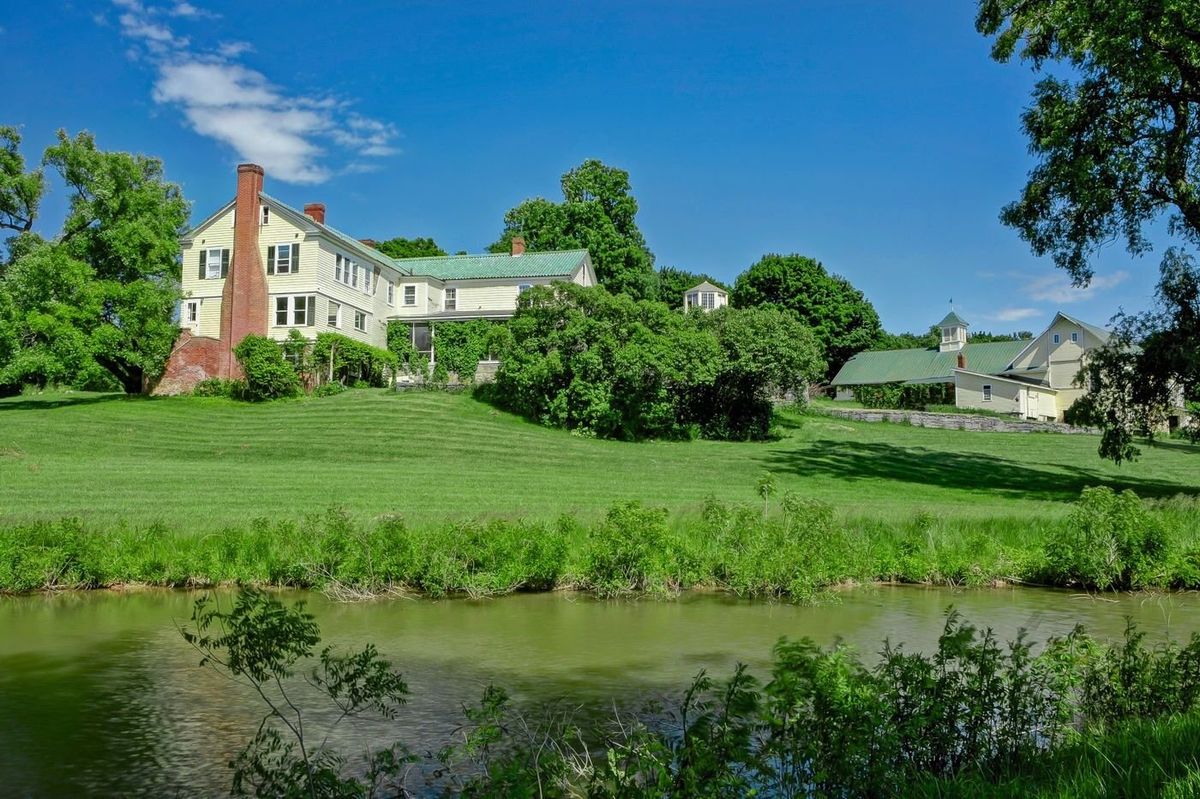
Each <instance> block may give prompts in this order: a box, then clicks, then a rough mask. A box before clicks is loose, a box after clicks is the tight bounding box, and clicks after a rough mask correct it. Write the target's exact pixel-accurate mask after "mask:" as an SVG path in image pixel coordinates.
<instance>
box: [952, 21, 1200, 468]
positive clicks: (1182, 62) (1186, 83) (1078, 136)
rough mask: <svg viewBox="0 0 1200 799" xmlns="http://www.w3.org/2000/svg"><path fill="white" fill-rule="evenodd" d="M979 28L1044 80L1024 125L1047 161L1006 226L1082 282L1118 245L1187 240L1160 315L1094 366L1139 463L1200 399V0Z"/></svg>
mask: <svg viewBox="0 0 1200 799" xmlns="http://www.w3.org/2000/svg"><path fill="white" fill-rule="evenodd" d="M976 27H977V28H978V30H979V31H980V32H981V33H983V34H984V35H986V36H990V37H994V41H993V45H992V55H993V57H994V58H995V59H996V60H998V61H1002V62H1004V61H1009V60H1011V59H1013V58H1018V59H1020V60H1022V61H1025V62H1027V63H1029V64H1030V65H1031V66H1032V67H1033V69H1034V70H1035V71H1037V72H1038V73H1040V74H1041V75H1042V77H1041V79H1040V80H1039V81H1038V83H1037V85H1036V87H1035V89H1034V92H1033V103H1032V105H1031V106H1030V107H1029V109H1028V110H1027V111H1026V112H1025V114H1024V117H1023V127H1024V129H1025V133H1026V136H1027V137H1028V139H1029V148H1030V152H1031V153H1032V154H1033V155H1034V156H1035V157H1036V158H1037V164H1036V166H1035V167H1034V168H1033V170H1032V171H1031V172H1030V174H1029V179H1028V181H1027V183H1026V185H1025V188H1024V190H1023V192H1022V194H1021V197H1020V198H1019V199H1018V200H1017V201H1015V202H1013V203H1012V204H1010V205H1008V206H1007V207H1005V208H1004V210H1003V212H1002V213H1001V219H1002V220H1003V221H1004V222H1005V224H1007V225H1010V226H1012V227H1013V228H1015V229H1016V230H1017V231H1018V232H1019V233H1020V235H1021V236H1022V238H1024V239H1025V240H1026V241H1027V242H1029V245H1030V247H1031V248H1032V250H1033V251H1034V253H1036V254H1038V255H1049V256H1051V257H1052V258H1053V259H1054V262H1055V264H1056V265H1057V266H1058V267H1060V268H1061V269H1064V270H1066V272H1067V273H1068V274H1070V275H1071V277H1072V279H1073V280H1074V282H1075V284H1076V285H1081V286H1082V285H1087V283H1088V282H1089V281H1090V280H1091V278H1092V275H1093V257H1094V256H1095V254H1096V253H1097V252H1098V251H1099V250H1100V249H1101V248H1102V247H1104V246H1105V245H1106V244H1108V243H1109V242H1111V241H1113V240H1119V241H1122V242H1124V244H1125V247H1126V249H1127V250H1128V251H1129V252H1130V253H1131V254H1133V255H1141V254H1144V253H1146V252H1148V251H1149V250H1150V240H1149V238H1148V232H1147V231H1148V229H1149V228H1150V226H1151V225H1153V224H1154V223H1156V222H1160V221H1162V220H1164V219H1165V221H1166V230H1167V235H1168V236H1169V237H1171V238H1172V239H1174V242H1173V246H1172V247H1171V248H1170V249H1168V250H1167V252H1166V254H1165V257H1164V258H1163V260H1162V262H1161V264H1160V279H1159V288H1158V307H1157V308H1156V309H1153V310H1151V311H1149V312H1147V313H1145V314H1142V315H1138V316H1129V317H1122V318H1120V319H1118V324H1117V335H1116V336H1114V338H1113V340H1112V342H1111V346H1110V348H1109V349H1110V351H1109V352H1108V353H1107V354H1105V355H1103V356H1100V357H1099V358H1098V361H1097V365H1098V366H1103V365H1104V364H1108V368H1102V369H1100V370H1099V372H1097V371H1096V370H1095V369H1093V370H1091V378H1092V381H1093V388H1095V389H1096V391H1094V392H1093V393H1094V395H1095V400H1094V401H1095V402H1097V403H1099V405H1098V406H1097V407H1096V408H1095V411H1096V412H1095V414H1094V418H1095V419H1096V420H1098V421H1099V422H1100V423H1101V424H1102V425H1103V426H1104V430H1105V435H1104V439H1103V441H1102V444H1101V453H1102V454H1103V455H1105V456H1107V457H1111V458H1114V459H1116V460H1123V459H1126V458H1129V457H1132V456H1133V455H1135V454H1136V448H1135V447H1134V446H1133V444H1132V437H1133V434H1134V433H1137V432H1144V433H1150V434H1152V433H1153V426H1152V425H1147V422H1148V421H1150V420H1154V419H1158V418H1162V417H1163V416H1164V415H1165V414H1166V413H1168V412H1169V410H1170V408H1171V407H1172V406H1173V405H1177V404H1179V403H1180V402H1181V401H1182V402H1184V403H1196V402H1198V401H1200V374H1198V373H1197V367H1196V363H1197V358H1196V355H1197V352H1198V350H1200V340H1198V339H1197V338H1196V336H1197V334H1198V333H1200V330H1197V325H1196V323H1195V319H1196V318H1197V314H1198V313H1200V304H1198V303H1197V299H1196V293H1195V286H1196V284H1197V280H1198V276H1197V271H1196V268H1195V262H1194V260H1193V257H1192V255H1191V252H1190V250H1192V249H1195V248H1196V247H1197V246H1200V3H1197V2H1196V0H1105V2H1091V1H1090V0H981V2H980V4H979V12H978V17H977V19H976ZM1139 349H1140V352H1138V350H1139ZM1097 381H1100V382H1101V383H1104V384H1105V385H1104V386H1103V387H1102V388H1101V386H1099V385H1098V384H1097ZM1193 407H1194V406H1193Z"/></svg>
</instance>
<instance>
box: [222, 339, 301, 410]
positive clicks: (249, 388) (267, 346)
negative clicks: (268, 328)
mask: <svg viewBox="0 0 1200 799" xmlns="http://www.w3.org/2000/svg"><path fill="white" fill-rule="evenodd" d="M233 354H234V355H235V356H237V359H238V363H240V364H241V366H242V372H243V373H244V374H245V375H246V391H245V394H244V396H245V398H246V399H248V400H250V401H252V402H259V401H262V400H273V399H282V398H284V397H294V396H296V395H297V394H299V393H300V378H299V376H298V375H297V374H296V370H295V369H293V368H292V366H291V364H289V363H288V362H287V361H285V360H284V359H283V350H282V349H281V348H280V347H279V345H278V344H276V343H275V342H274V341H272V340H271V339H269V338H267V337H266V336H255V335H250V336H246V337H245V338H244V339H242V340H241V342H240V343H239V344H238V345H237V346H236V347H234V349H233Z"/></svg>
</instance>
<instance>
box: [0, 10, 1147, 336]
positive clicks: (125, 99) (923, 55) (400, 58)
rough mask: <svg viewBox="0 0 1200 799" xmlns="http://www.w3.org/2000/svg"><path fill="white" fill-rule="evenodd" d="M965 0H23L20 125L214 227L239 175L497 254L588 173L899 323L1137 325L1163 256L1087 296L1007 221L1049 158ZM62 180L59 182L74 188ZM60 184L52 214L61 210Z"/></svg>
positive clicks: (669, 229)
mask: <svg viewBox="0 0 1200 799" xmlns="http://www.w3.org/2000/svg"><path fill="white" fill-rule="evenodd" d="M973 13H974V4H973V3H971V2H967V1H966V0H922V2H905V3H893V2H884V0H879V1H878V2H865V1H859V0H827V1H825V2H816V1H815V0H814V1H812V2H808V1H798V2H786V3H784V2H781V3H766V2H762V3H759V2H738V3H732V2H730V3H715V2H704V1H703V0H690V1H688V2H684V1H683V0H680V1H679V2H653V0H642V2H597V3H583V2H521V3H511V4H509V3H501V2H489V3H471V2H464V3H448V2H386V1H385V0H374V1H373V2H355V3H330V2H284V3H245V2H232V0H230V1H226V0H188V2H179V0H163V1H162V2H151V1H150V0H119V1H118V2H114V1H113V0H96V2H90V3H83V2H66V3H55V2H44V3H43V2H27V3H23V4H20V5H18V4H10V6H9V10H8V11H7V13H6V14H5V15H4V16H3V18H0V66H2V67H3V69H4V73H5V74H6V75H9V76H10V80H9V81H8V82H7V86H6V89H5V94H4V102H3V113H0V123H5V124H17V125H20V126H21V127H22V131H23V134H24V136H25V143H24V147H25V151H26V156H27V157H28V158H30V159H36V158H37V157H38V155H39V154H40V152H41V150H42V148H43V147H45V145H46V144H48V143H50V141H51V140H52V138H53V135H54V131H56V130H57V129H58V128H60V127H62V128H66V129H67V130H68V131H70V132H72V133H74V132H75V131H78V130H81V129H86V130H90V131H92V132H93V133H94V134H95V135H96V137H97V140H98V142H99V144H100V146H101V147H103V148H106V149H121V150H131V151H137V152H144V153H147V154H152V155H156V156H158V157H161V158H162V159H163V160H164V162H165V164H166V169H167V173H168V176H169V177H170V178H171V179H172V180H175V181H178V182H179V183H180V184H182V186H183V188H184V193H185V195H186V196H187V197H188V199H190V200H191V201H192V202H193V218H194V219H195V220H197V221H198V220H199V219H202V218H203V217H204V216H206V215H207V214H208V213H210V212H211V211H213V210H215V208H216V207H218V206H219V205H221V204H222V203H224V202H225V201H226V200H228V199H229V198H230V197H232V194H233V181H234V171H233V170H234V165H235V164H237V163H238V162H240V161H244V160H254V161H257V162H259V163H261V164H263V165H264V166H265V167H266V170H267V178H266V180H267V191H268V192H270V193H272V194H274V195H275V196H277V197H279V198H280V199H282V200H284V201H285V202H288V203H290V204H292V205H295V206H301V205H303V204H304V203H305V202H311V201H321V202H324V203H325V204H326V205H327V206H328V221H329V223H330V224H332V225H334V226H335V227H338V228H340V229H342V230H345V231H346V232H349V233H352V234H353V235H356V236H359V237H372V238H376V239H382V238H390V237H391V236H396V235H404V236H432V237H434V238H435V239H436V240H437V241H438V242H439V243H440V244H441V245H442V246H443V247H445V248H446V249H448V250H450V251H456V250H469V251H478V250H481V249H482V248H484V247H486V246H487V245H488V244H489V243H490V242H492V241H494V240H495V239H496V238H497V236H498V234H499V232H500V229H501V225H502V218H503V215H504V212H505V211H506V210H507V209H508V208H510V207H511V206H513V205H515V204H517V203H518V202H520V201H521V200H523V199H525V198H527V197H532V196H539V195H541V196H547V197H551V198H556V199H557V198H558V197H559V189H558V178H559V175H561V173H563V172H564V171H566V170H567V169H569V168H570V167H572V166H574V165H575V164H578V163H579V162H580V161H582V160H583V159H585V158H600V159H601V160H603V161H604V162H606V163H609V164H612V165H616V166H620V167H622V168H625V169H627V170H628V171H629V172H630V175H631V180H632V183H633V188H634V194H635V196H636V197H637V199H638V202H639V203H640V206H641V210H640V213H639V216H638V221H639V223H640V225H641V228H642V230H643V232H644V233H645V235H646V238H647V241H648V243H649V245H650V247H651V249H652V250H653V251H654V253H655V255H656V262H657V264H658V265H660V266H663V265H672V266H679V267H682V268H686V269H690V270H693V271H697V272H702V271H703V272H709V273H711V274H713V275H715V276H717V277H719V278H725V279H729V280H732V279H733V277H734V276H736V275H737V274H738V273H739V272H741V271H742V270H744V269H745V268H746V267H747V266H749V265H750V264H751V263H753V262H754V261H755V260H757V258H758V257H759V256H761V255H762V254H763V253H766V252H799V253H802V254H805V255H810V256H813V257H815V258H818V259H819V260H821V261H822V262H823V263H824V264H825V265H826V267H828V268H829V269H830V270H831V271H834V272H837V273H840V274H842V275H845V276H846V277H847V278H849V279H850V280H851V281H852V282H853V283H854V284H855V285H857V286H859V287H860V288H861V289H862V290H863V291H864V292H866V294H867V296H868V297H869V298H870V299H871V301H872V302H873V303H874V304H875V306H876V308H877V309H878V310H879V312H880V315H881V316H882V318H883V321H884V325H885V326H886V327H887V328H888V329H889V330H893V331H899V330H918V329H924V328H925V327H927V326H928V325H929V324H930V323H933V322H936V321H937V320H938V319H940V318H941V317H942V315H944V313H945V311H946V309H947V303H948V302H949V300H950V299H951V298H953V299H954V302H955V307H956V308H957V310H958V311H959V312H960V313H961V314H962V315H963V316H965V317H966V318H967V319H968V320H969V321H971V323H972V325H973V326H974V327H975V328H976V329H988V330H1005V331H1007V330H1013V329H1033V330H1035V331H1037V330H1040V329H1041V328H1042V327H1043V326H1044V325H1045V324H1046V323H1047V322H1048V321H1049V319H1050V315H1051V314H1052V312H1053V311H1054V310H1056V309H1061V310H1064V311H1066V312H1067V313H1071V314H1073V315H1077V316H1080V317H1082V318H1084V319H1085V320H1087V321H1091V322H1096V323H1105V322H1107V321H1108V319H1109V318H1110V317H1111V316H1112V314H1113V313H1115V312H1116V311H1117V310H1118V308H1119V307H1122V306H1123V307H1124V308H1125V309H1127V310H1141V309H1143V308H1145V307H1146V306H1147V304H1148V303H1149V301H1150V297H1151V294H1152V289H1153V283H1154V278H1155V275H1156V273H1157V268H1156V265H1157V262H1158V256H1157V255H1156V254H1151V255H1150V256H1148V257H1144V258H1141V259H1132V258H1131V257H1130V256H1128V255H1127V254H1125V253H1124V252H1123V251H1122V250H1121V249H1120V248H1119V247H1118V246H1113V247H1111V248H1109V249H1108V250H1106V251H1105V252H1104V253H1102V254H1101V256H1100V257H1099V258H1098V259H1097V261H1096V267H1097V276H1098V277H1097V280H1096V282H1095V284H1094V286H1093V287H1092V288H1090V289H1088V290H1078V289H1072V288H1070V287H1069V281H1068V280H1067V279H1066V277H1065V275H1063V274H1062V273H1060V272H1059V271H1058V270H1055V269H1054V268H1053V265H1052V264H1051V263H1050V262H1049V261H1048V260H1046V259H1036V258H1034V257H1033V256H1032V255H1031V254H1030V253H1029V251H1028V248H1027V247H1026V246H1025V245H1024V243H1023V242H1021V240H1020V239H1019V238H1018V237H1017V236H1016V234H1015V233H1014V232H1012V231H1011V230H1008V229H1006V228H1004V227H1003V226H1001V225H1000V223H999V222H998V220H997V214H998V212H999V209H1000V207H1001V206H1002V205H1003V204H1004V203H1005V202H1007V201H1009V200H1011V199H1013V198H1014V197H1016V196H1017V193H1018V192H1019V190H1020V187H1021V186H1022V184H1023V181H1024V176H1025V174H1026V172H1027V171H1028V169H1029V168H1030V166H1031V164H1032V162H1031V160H1030V158H1029V156H1028V155H1027V154H1026V145H1025V141H1024V139H1023V137H1022V135H1021V133H1020V129H1019V115H1020V113H1021V110H1022V108H1023V107H1024V106H1025V105H1026V104H1027V103H1028V97H1029V90H1030V87H1031V86H1032V84H1033V82H1034V76H1033V74H1032V73H1031V72H1030V71H1029V69H1027V68H1026V67H1024V66H1021V65H1017V64H1009V65H999V64H995V63H994V62H992V61H991V60H990V59H989V57H988V43H987V41H985V40H984V39H983V38H982V37H980V36H979V35H978V34H976V33H975V31H974V26H973ZM56 188H58V187H56ZM62 208H63V191H62V190H61V188H58V190H57V191H56V192H55V193H54V194H53V195H52V196H51V198H50V199H49V200H48V202H47V203H46V206H45V209H44V222H45V225H46V227H47V230H49V231H50V232H52V231H53V228H54V226H56V225H57V223H58V222H59V221H60V219H61V213H62Z"/></svg>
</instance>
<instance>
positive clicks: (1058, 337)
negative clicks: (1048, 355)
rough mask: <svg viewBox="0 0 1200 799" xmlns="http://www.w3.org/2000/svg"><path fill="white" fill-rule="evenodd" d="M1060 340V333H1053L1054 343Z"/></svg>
mask: <svg viewBox="0 0 1200 799" xmlns="http://www.w3.org/2000/svg"><path fill="white" fill-rule="evenodd" d="M1060 341H1062V336H1060V335H1058V334H1057V333H1055V334H1054V343H1055V344H1057V343H1058V342H1060Z"/></svg>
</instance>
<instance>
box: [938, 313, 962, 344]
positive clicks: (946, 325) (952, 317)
mask: <svg viewBox="0 0 1200 799" xmlns="http://www.w3.org/2000/svg"><path fill="white" fill-rule="evenodd" d="M937 326H938V329H939V330H941V333H942V342H941V344H939V345H938V351H939V352H955V351H957V350H961V349H962V348H963V347H965V346H966V345H967V328H968V327H970V325H968V324H967V323H966V322H965V321H963V318H962V317H961V316H959V315H958V314H956V313H955V312H954V311H951V312H950V313H948V314H946V318H945V319H943V320H942V321H940V322H938V325H937Z"/></svg>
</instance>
